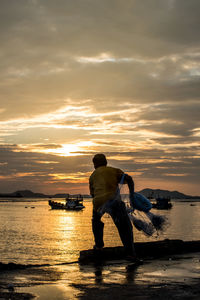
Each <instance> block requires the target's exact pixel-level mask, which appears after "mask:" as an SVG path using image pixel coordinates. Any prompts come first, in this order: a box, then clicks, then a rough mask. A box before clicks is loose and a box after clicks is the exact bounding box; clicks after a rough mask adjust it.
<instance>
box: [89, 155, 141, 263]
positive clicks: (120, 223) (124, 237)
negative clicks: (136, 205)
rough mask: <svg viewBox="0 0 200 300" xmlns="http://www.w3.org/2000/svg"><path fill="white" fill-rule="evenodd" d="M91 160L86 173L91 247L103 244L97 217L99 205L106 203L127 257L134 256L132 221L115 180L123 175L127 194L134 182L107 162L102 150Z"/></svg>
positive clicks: (131, 190)
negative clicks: (91, 167) (90, 201)
mask: <svg viewBox="0 0 200 300" xmlns="http://www.w3.org/2000/svg"><path fill="white" fill-rule="evenodd" d="M93 163H94V168H95V170H94V172H93V173H92V175H91V176H90V179H89V186H90V194H91V196H92V197H93V217H92V230H93V234H94V239H95V246H94V249H96V250H100V249H102V248H103V246H104V242H103V227H104V223H103V222H102V221H101V217H102V213H101V209H102V207H105V205H107V206H109V214H110V215H111V217H112V219H113V221H114V223H115V225H116V227H117V229H118V232H119V235H120V238H121V241H122V243H123V245H124V248H125V252H126V255H127V258H130V259H135V256H136V255H135V250H134V244H133V229H132V225H131V222H130V220H129V217H128V214H127V211H126V207H125V204H124V202H123V201H122V200H121V198H120V195H119V193H117V191H118V184H119V182H120V180H121V178H122V176H123V175H124V183H127V184H128V187H129V191H130V194H131V195H133V193H134V182H133V180H132V178H131V176H129V175H127V174H124V172H123V171H122V170H120V169H116V168H113V167H109V166H107V160H106V157H105V155H104V154H96V155H95V156H94V158H93ZM112 200H114V201H112Z"/></svg>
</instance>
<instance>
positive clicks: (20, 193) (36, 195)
mask: <svg viewBox="0 0 200 300" xmlns="http://www.w3.org/2000/svg"><path fill="white" fill-rule="evenodd" d="M0 197H9V198H13V197H14V198H48V197H49V196H47V195H45V194H41V193H34V192H32V191H29V190H23V191H16V192H14V193H10V194H0Z"/></svg>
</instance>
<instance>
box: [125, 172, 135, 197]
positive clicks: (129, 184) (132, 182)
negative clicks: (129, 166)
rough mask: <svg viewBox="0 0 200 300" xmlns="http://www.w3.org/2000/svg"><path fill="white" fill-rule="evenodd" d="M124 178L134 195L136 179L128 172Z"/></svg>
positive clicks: (131, 193)
mask: <svg viewBox="0 0 200 300" xmlns="http://www.w3.org/2000/svg"><path fill="white" fill-rule="evenodd" d="M124 180H125V182H126V183H127V184H128V188H129V193H130V195H134V191H135V185H134V181H133V179H132V177H131V176H130V175H128V174H125V177H124Z"/></svg>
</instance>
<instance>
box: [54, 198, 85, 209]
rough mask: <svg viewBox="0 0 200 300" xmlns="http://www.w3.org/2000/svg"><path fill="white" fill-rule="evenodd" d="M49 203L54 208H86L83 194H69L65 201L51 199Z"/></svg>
mask: <svg viewBox="0 0 200 300" xmlns="http://www.w3.org/2000/svg"><path fill="white" fill-rule="evenodd" d="M49 205H50V206H51V208H52V209H65V210H82V209H83V208H85V206H84V205H83V196H82V195H75V196H73V195H68V196H67V197H66V198H65V203H61V202H57V201H53V200H51V199H50V200H49Z"/></svg>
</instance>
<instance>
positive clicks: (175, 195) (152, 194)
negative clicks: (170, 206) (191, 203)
mask: <svg viewBox="0 0 200 300" xmlns="http://www.w3.org/2000/svg"><path fill="white" fill-rule="evenodd" d="M139 193H141V194H142V195H144V196H145V197H147V198H158V197H160V198H170V199H200V196H190V195H185V194H183V193H180V192H178V191H172V192H171V191H168V190H160V189H148V188H147V189H143V190H141V191H140V192H139Z"/></svg>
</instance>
